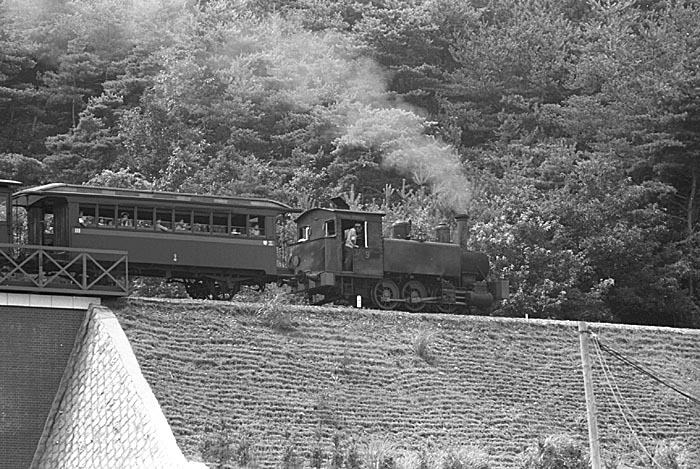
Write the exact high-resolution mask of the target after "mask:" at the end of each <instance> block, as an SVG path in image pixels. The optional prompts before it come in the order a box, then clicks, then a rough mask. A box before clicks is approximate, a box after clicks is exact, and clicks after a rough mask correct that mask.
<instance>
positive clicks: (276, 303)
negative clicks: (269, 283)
mask: <svg viewBox="0 0 700 469" xmlns="http://www.w3.org/2000/svg"><path fill="white" fill-rule="evenodd" d="M288 304H289V302H288V298H287V296H286V294H284V293H282V292H280V293H279V294H275V295H273V296H272V297H270V299H268V300H267V301H264V302H263V303H262V304H261V305H260V307H258V309H257V310H256V312H255V314H256V316H257V317H258V319H260V320H261V321H262V322H263V323H264V324H267V325H268V326H269V327H271V328H272V329H274V330H276V331H279V332H290V331H293V330H294V329H295V328H296V326H295V325H294V321H293V320H292V315H291V314H290V313H289V312H288V311H286V310H285V308H286V306H287V305H288Z"/></svg>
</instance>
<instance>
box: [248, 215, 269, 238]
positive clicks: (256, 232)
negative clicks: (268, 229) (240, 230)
mask: <svg viewBox="0 0 700 469" xmlns="http://www.w3.org/2000/svg"><path fill="white" fill-rule="evenodd" d="M248 234H249V235H250V236H265V217H262V216H259V215H250V216H249V217H248Z"/></svg>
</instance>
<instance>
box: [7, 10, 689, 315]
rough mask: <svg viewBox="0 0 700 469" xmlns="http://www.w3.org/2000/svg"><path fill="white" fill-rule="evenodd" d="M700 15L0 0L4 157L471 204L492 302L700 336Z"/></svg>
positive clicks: (90, 169) (200, 180) (117, 175)
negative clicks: (493, 287) (506, 283)
mask: <svg viewBox="0 0 700 469" xmlns="http://www.w3.org/2000/svg"><path fill="white" fill-rule="evenodd" d="M698 24H700V5H699V4H697V2H649V1H646V2H580V1H573V0H572V1H553V0H493V1H486V0H484V1H482V0H471V1H463V0H411V1H409V0H404V1H374V0H371V1H370V0H362V1H357V0H341V1H337V2H326V1H321V0H286V1H275V2H264V1H239V0H236V1H234V0H207V1H195V2H193V1H189V0H165V1H163V0H158V1H156V0H145V1H143V2H125V1H122V0H97V1H94V0H89V1H88V0H75V1H70V2H68V1H55V0H52V1H49V0H44V1H38V2H24V1H21V0H5V1H4V2H2V3H0V124H1V125H0V167H1V168H2V172H3V175H2V176H3V177H8V178H13V179H19V180H21V181H22V182H24V183H26V184H38V183H43V182H53V181H63V182H74V183H84V182H91V183H93V184H104V185H120V186H130V185H131V186H134V187H152V188H155V189H165V190H174V191H188V192H202V193H221V194H241V195H243V194H245V195H259V196H266V197H273V198H277V199H280V200H282V201H284V202H288V203H290V204H293V205H297V206H300V207H310V206H313V205H318V204H323V203H326V201H327V200H328V199H330V197H332V196H335V195H338V194H344V195H345V196H346V197H347V198H348V199H349V200H350V201H351V204H352V205H353V206H356V207H364V208H371V209H375V210H383V211H386V212H387V213H388V216H387V220H388V221H389V222H391V221H393V220H396V219H399V218H411V219H412V220H413V222H414V225H415V226H416V228H417V229H420V230H422V231H424V232H425V233H426V234H428V235H429V233H430V227H431V226H433V225H435V224H436V223H437V222H439V221H444V220H445V219H448V220H449V219H450V218H451V217H452V216H453V215H454V214H455V213H457V212H466V213H468V214H470V215H471V217H472V220H473V226H472V237H471V243H472V245H473V247H474V248H475V249H480V250H483V251H485V252H487V253H488V254H489V255H490V256H491V259H492V263H493V265H494V266H495V267H494V275H500V276H503V277H507V278H508V279H509V280H510V281H511V291H512V297H511V299H510V300H508V301H506V302H504V303H503V304H502V305H500V306H499V307H498V308H497V309H495V310H494V311H493V312H492V314H502V315H524V314H529V315H530V316H535V317H555V318H568V319H581V318H592V319H598V320H610V321H624V322H632V323H642V324H661V325H679V326H697V325H698V317H697V304H698V301H699V298H698V292H697V287H696V283H697V279H698V277H699V276H700V236H698V234H697V232H698V223H699V218H700V216H699V215H700V208H699V207H700V204H698V202H699V201H700V194H699V193H700V188H699V187H698V186H699V184H698V181H699V176H700V166H699V164H698V150H699V149H700V134H699V132H698V128H699V127H698V125H699V123H700V117H699V116H700V106H699V105H698V102H699V98H700V96H699V95H698V90H700V86H699V85H700V83H699V81H698V80H699V79H698V74H697V70H698V69H699V68H700V29H699V28H697V25H698Z"/></svg>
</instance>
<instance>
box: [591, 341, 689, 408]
mask: <svg viewBox="0 0 700 469" xmlns="http://www.w3.org/2000/svg"><path fill="white" fill-rule="evenodd" d="M596 342H598V344H599V346H600V348H601V350H603V351H604V352H606V353H608V354H610V355H612V356H613V357H615V358H617V359H618V360H620V361H622V362H623V363H625V364H627V365H629V366H630V367H632V368H634V369H635V370H637V371H639V372H640V373H642V374H643V375H645V376H648V377H649V378H651V379H653V380H654V381H656V382H658V383H660V384H662V385H664V386H666V387H667V388H669V389H672V390H673V391H675V392H677V393H678V394H680V395H681V396H683V397H685V398H686V399H688V400H689V401H691V402H692V403H694V404H695V405H697V406H700V399H699V398H697V397H695V396H693V395H692V394H690V393H688V392H686V391H684V390H682V389H680V387H679V386H677V385H676V384H674V383H671V382H669V381H667V380H665V379H662V378H660V377H658V376H657V375H655V374H654V373H652V372H651V371H650V370H647V369H646V368H645V367H644V366H642V365H641V364H639V363H637V362H635V361H634V360H632V359H631V358H628V357H626V356H624V355H623V354H622V353H621V352H619V351H617V350H615V349H614V348H612V347H610V346H609V345H605V344H603V343H602V342H600V340H599V339H597V338H596Z"/></svg>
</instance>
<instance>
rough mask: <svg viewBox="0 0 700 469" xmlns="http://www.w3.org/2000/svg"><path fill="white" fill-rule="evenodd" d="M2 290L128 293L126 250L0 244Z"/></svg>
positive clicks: (99, 294)
mask: <svg viewBox="0 0 700 469" xmlns="http://www.w3.org/2000/svg"><path fill="white" fill-rule="evenodd" d="M0 291H16V292H38V293H59V294H70V295H92V296H126V295H127V294H128V293H129V261H128V253H127V252H126V251H108V250H97V249H75V248H67V247H52V246H32V245H20V244H6V243H0Z"/></svg>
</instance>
